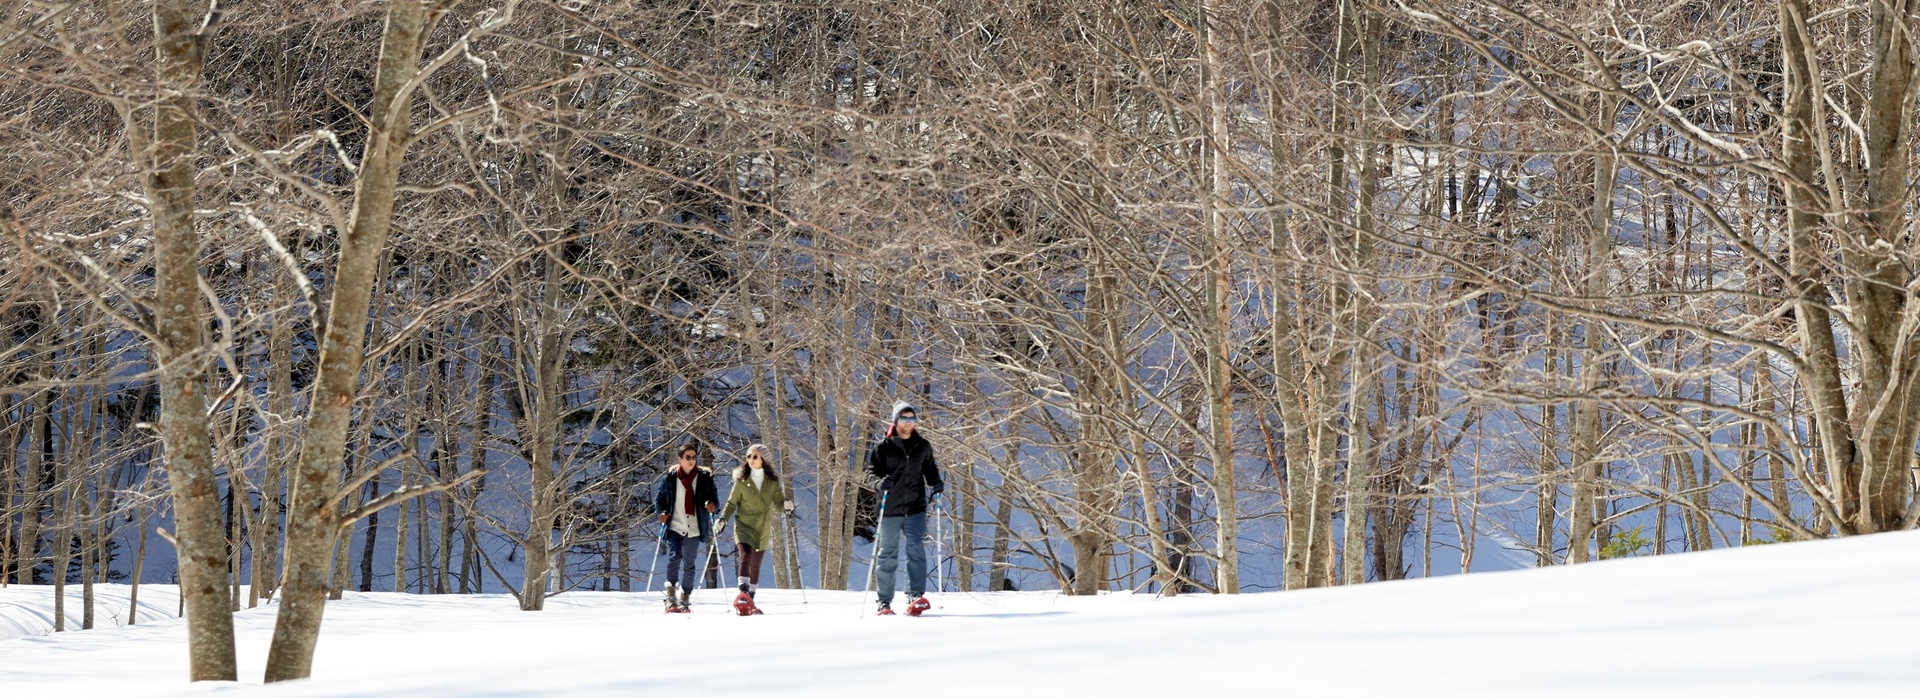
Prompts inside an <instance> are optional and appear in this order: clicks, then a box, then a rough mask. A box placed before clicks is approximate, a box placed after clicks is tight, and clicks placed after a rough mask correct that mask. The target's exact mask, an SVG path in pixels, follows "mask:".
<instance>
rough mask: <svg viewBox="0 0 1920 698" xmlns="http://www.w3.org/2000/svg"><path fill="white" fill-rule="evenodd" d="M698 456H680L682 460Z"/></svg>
mask: <svg viewBox="0 0 1920 698" xmlns="http://www.w3.org/2000/svg"><path fill="white" fill-rule="evenodd" d="M696 457H697V456H680V460H693V459H694V458H696Z"/></svg>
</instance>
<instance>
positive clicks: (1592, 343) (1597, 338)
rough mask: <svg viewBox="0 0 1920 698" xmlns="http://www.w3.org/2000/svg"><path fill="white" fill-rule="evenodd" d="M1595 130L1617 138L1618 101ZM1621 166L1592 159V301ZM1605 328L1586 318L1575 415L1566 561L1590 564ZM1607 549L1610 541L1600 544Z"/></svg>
mask: <svg viewBox="0 0 1920 698" xmlns="http://www.w3.org/2000/svg"><path fill="white" fill-rule="evenodd" d="M1596 112H1597V114H1598V115H1599V117H1598V121H1597V123H1596V126H1597V127H1598V128H1599V129H1601V131H1602V132H1605V133H1612V131H1613V120H1614V116H1613V115H1614V101H1613V98H1612V97H1602V98H1600V108H1599V109H1598V110H1596ZM1616 168H1617V163H1616V162H1615V160H1614V156H1613V155H1612V154H1611V153H1610V152H1605V151H1603V152H1600V153H1597V154H1595V155H1594V156H1593V184H1592V186H1593V199H1592V201H1590V202H1589V211H1590V214H1589V217H1588V224H1587V231H1586V232H1587V236H1586V243H1587V244H1586V254H1585V257H1586V277H1585V286H1586V288H1585V292H1586V296H1587V297H1588V298H1603V297H1605V295H1606V292H1607V286H1608V281H1609V280H1610V279H1609V276H1610V275H1611V274H1612V272H1613V264H1612V260H1613V190H1614V182H1615V180H1616V179H1617V173H1616ZM1603 324H1604V323H1602V322H1601V321H1599V320H1597V319H1594V318H1591V317H1589V318H1587V319H1586V320H1585V321H1584V323H1583V327H1582V328H1581V331H1580V334H1581V337H1580V394H1581V395H1583V396H1586V397H1587V398H1589V399H1588V400H1587V401H1586V402H1582V403H1579V404H1577V405H1576V406H1575V407H1574V412H1573V434H1572V436H1573V444H1572V448H1573V502H1572V505H1573V506H1572V511H1571V513H1570V514H1569V515H1568V518H1569V521H1568V531H1567V562H1568V563H1579V562H1586V561H1587V560H1589V559H1591V556H1592V546H1593V544H1594V540H1593V534H1594V527H1595V525H1596V524H1597V523H1598V520H1599V517H1600V515H1601V514H1602V513H1603V512H1602V510H1601V509H1600V505H1601V504H1602V502H1604V500H1605V497H1606V485H1605V482H1604V473H1605V471H1606V468H1605V464H1604V462H1603V461H1601V459H1600V403H1599V401H1598V400H1596V399H1593V398H1595V397H1597V395H1596V394H1597V393H1598V392H1599V391H1600V388H1601V379H1602V370H1601V369H1602V365H1601V364H1602V362H1601V360H1600V357H1601V354H1602V353H1603V349H1602V342H1603V339H1602V338H1603V337H1604V336H1605V334H1606V330H1605V329H1604V328H1603V327H1602V325H1603ZM1599 544H1600V545H1606V541H1599Z"/></svg>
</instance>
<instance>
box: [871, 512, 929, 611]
mask: <svg viewBox="0 0 1920 698" xmlns="http://www.w3.org/2000/svg"><path fill="white" fill-rule="evenodd" d="M878 538H879V540H878V541H877V542H876V543H875V544H874V545H875V546H877V548H878V552H877V553H876V554H875V555H874V557H876V558H878V561H877V564H879V565H880V569H879V570H877V571H878V572H879V575H878V576H879V577H880V600H881V601H883V602H886V603H892V602H893V588H894V587H893V573H894V571H895V570H898V569H900V549H901V548H906V550H907V595H908V596H919V595H921V594H924V593H926V591H927V542H926V541H927V515H926V514H910V515H907V516H883V517H880V535H879V536H878Z"/></svg>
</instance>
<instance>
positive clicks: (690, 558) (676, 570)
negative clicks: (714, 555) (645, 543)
mask: <svg viewBox="0 0 1920 698" xmlns="http://www.w3.org/2000/svg"><path fill="white" fill-rule="evenodd" d="M666 537H667V583H668V584H672V585H676V586H678V587H680V588H681V589H685V590H688V591H692V590H693V589H694V582H693V580H695V579H698V578H699V570H698V568H699V566H700V539H699V538H698V537H696V536H683V535H680V534H678V533H674V532H673V531H667V536H666Z"/></svg>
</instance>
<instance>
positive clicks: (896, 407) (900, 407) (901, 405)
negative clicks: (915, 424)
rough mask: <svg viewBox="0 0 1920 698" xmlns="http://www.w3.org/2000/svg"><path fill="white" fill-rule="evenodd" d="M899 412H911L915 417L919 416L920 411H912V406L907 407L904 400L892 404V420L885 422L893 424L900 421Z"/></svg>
mask: <svg viewBox="0 0 1920 698" xmlns="http://www.w3.org/2000/svg"><path fill="white" fill-rule="evenodd" d="M901 412H912V413H913V414H914V416H916V417H917V416H919V415H920V410H916V409H914V408H913V405H909V404H907V402H906V401H905V400H901V401H899V402H896V403H893V419H889V420H887V423H888V424H892V423H894V422H898V421H900V413H901Z"/></svg>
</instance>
